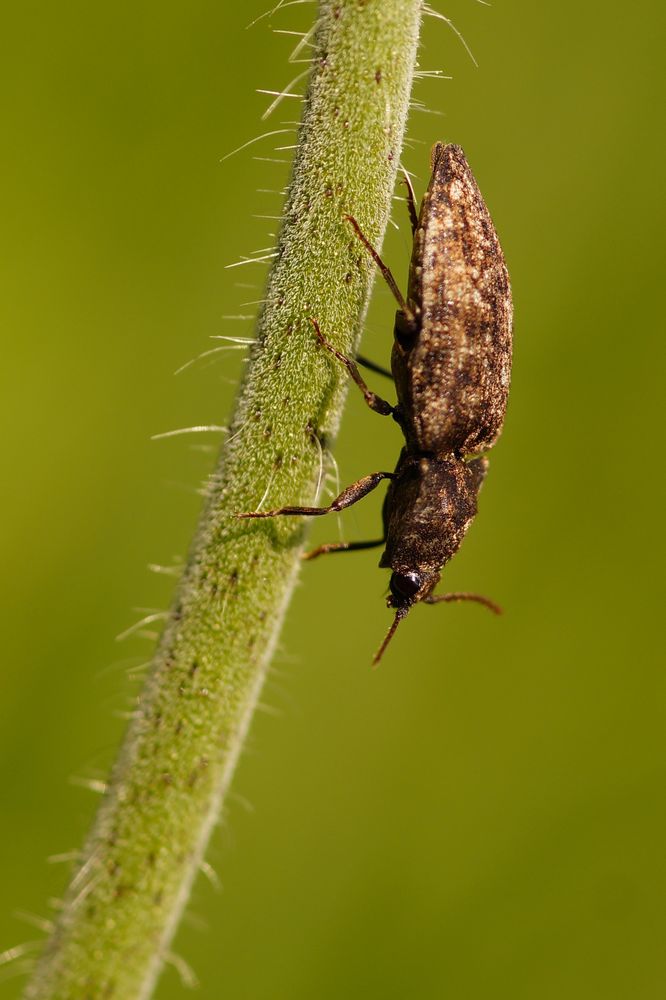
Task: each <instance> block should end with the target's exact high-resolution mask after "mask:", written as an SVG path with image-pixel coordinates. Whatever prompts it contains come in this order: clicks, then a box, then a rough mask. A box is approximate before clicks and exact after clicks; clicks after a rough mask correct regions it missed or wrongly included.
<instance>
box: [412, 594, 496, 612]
mask: <svg viewBox="0 0 666 1000" xmlns="http://www.w3.org/2000/svg"><path fill="white" fill-rule="evenodd" d="M443 601H446V602H447V603H448V602H449V601H476V603H477V604H483V606H484V607H486V608H488V610H489V611H492V612H494V614H496V615H501V614H502V609H501V608H500V606H499V604H495V602H494V601H491V600H490V598H488V597H483V596H482V595H481V594H467V593H456V594H428V595H427V597H424V598H423V603H424V604H441V603H442V602H443Z"/></svg>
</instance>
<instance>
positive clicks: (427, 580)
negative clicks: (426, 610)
mask: <svg viewBox="0 0 666 1000" xmlns="http://www.w3.org/2000/svg"><path fill="white" fill-rule="evenodd" d="M438 580H439V572H438V571H432V570H431V571H428V570H421V571H416V570H407V571H405V572H404V573H399V572H398V571H397V570H394V571H393V573H392V574H391V581H390V583H389V588H390V591H391V593H390V594H389V596H388V597H387V599H386V605H387V607H389V608H395V609H396V610H395V618H394V619H393V623H392V625H391V627H390V629H389V630H388V632H387V633H386V638H385V639H384V641H383V643H382V644H381V646H380V647H379V649H378V650H377V653H376V654H375V658H374V660H373V661H372V665H373V667H376V666H377V664H378V663H379V661H380V660H381V658H382V656H383V655H384V650H385V649H386V647H387V646H388V644H389V642H390V641H391V639H392V638H393V636H394V634H395V630H396V629H397V627H398V625H399V624H400V622H401V621H402V619H403V618H405V617H406V616H407V614H408V613H409V611H410V609H411V608H412V607H413V605H414V604H417V603H418V602H419V601H422V600H423V598H424V597H426V596H427V595H428V594H429V593H430V591H431V590H432V589H433V587H434V586H435V585H436V584H437V582H438Z"/></svg>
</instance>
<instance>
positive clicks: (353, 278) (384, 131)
mask: <svg viewBox="0 0 666 1000" xmlns="http://www.w3.org/2000/svg"><path fill="white" fill-rule="evenodd" d="M420 15H421V2H420V0H365V2H359V0H346V2H345V0H338V2H336V3H332V2H322V3H321V4H320V6H319V11H318V21H317V26H316V31H315V36H314V41H315V49H314V58H313V64H312V72H311V77H310V81H309V85H308V92H307V97H306V101H305V104H304V112H303V121H302V125H301V129H300V137H299V145H298V149H297V152H296V158H295V163H294V169H293V175H292V180H291V183H290V187H289V192H288V197H287V205H286V208H285V213H284V219H283V224H282V230H281V233H280V237H279V245H278V254H277V257H276V259H275V263H274V265H273V268H272V271H271V273H270V275H269V278H268V288H267V293H266V305H265V307H264V309H263V312H262V314H261V316H260V318H259V321H258V330H257V338H256V343H255V345H254V349H253V352H252V357H251V360H250V364H249V367H248V371H247V375H246V378H245V381H244V385H243V387H242V390H241V393H240V395H239V398H238V402H237V406H236V411H235V414H234V417H233V421H232V425H231V430H230V434H229V437H228V440H227V442H226V445H225V447H224V448H223V451H222V455H221V458H220V463H219V466H218V469H217V471H216V473H215V475H214V477H213V480H212V484H211V488H210V493H209V496H208V500H207V503H206V505H205V510H204V513H203V516H202V519H201V522H200V525H199V528H198V531H197V534H196V537H195V540H194V543H193V546H192V549H191V552H190V555H189V560H188V563H187V568H186V570H185V572H184V575H183V578H182V580H181V582H180V584H179V587H178V590H177V594H176V597H175V600H174V603H173V607H172V609H171V612H170V616H169V619H168V622H167V624H166V627H165V630H164V633H163V635H162V638H161V640H160V642H159V645H158V648H157V651H156V653H155V657H154V661H153V663H152V667H151V672H150V676H149V679H148V681H147V683H146V686H145V689H144V691H143V693H142V695H141V697H140V700H139V705H138V710H137V712H136V716H135V718H134V720H133V722H132V724H131V726H130V728H129V731H128V733H127V736H126V738H125V742H124V746H123V747H122V749H121V751H120V755H119V759H118V761H117V763H116V765H115V768H114V770H113V774H112V777H111V780H110V782H109V786H108V790H107V792H106V794H105V796H104V799H103V802H102V804H101V808H100V810H99V813H98V815H97V818H96V820H95V823H94V826H93V828H92V831H91V833H90V835H89V837H88V840H87V843H86V845H85V847H84V850H83V852H82V855H81V861H80V864H79V867H78V869H77V871H76V873H75V875H74V877H73V880H72V883H71V885H70V887H69V889H68V891H67V894H66V897H65V900H64V905H63V909H62V911H61V913H60V915H59V917H58V921H57V926H56V928H55V931H54V933H53V935H52V937H51V939H50V940H49V942H48V943H47V947H46V949H45V952H44V955H43V957H42V958H41V960H40V962H39V964H38V966H37V968H36V971H35V975H34V978H33V979H32V981H31V983H30V984H29V986H28V988H27V992H26V994H25V996H26V998H27V1000H45V998H50V1000H56V998H57V1000H88V998H90V1000H112V998H113V1000H116V998H121V1000H134V998H147V997H149V996H150V995H151V993H152V991H153V988H154V985H155V982H156V979H157V976H158V974H159V971H160V968H161V966H162V963H163V961H164V959H165V955H166V953H167V949H168V947H169V944H170V941H171V938H172V936H173V934H174V932H175V930H176V927H177V925H178V921H179V919H180V916H181V913H182V911H183V908H184V906H185V904H186V902H187V899H188V896H189V892H190V887H191V885H192V882H193V879H194V877H195V874H196V872H197V870H198V868H199V865H200V863H201V861H202V858H203V854H204V851H205V849H206V845H207V843H208V839H209V836H210V833H211V830H212V828H213V827H214V825H215V823H216V821H217V818H218V816H219V814H220V809H221V805H222V801H223V799H224V795H225V793H226V790H227V788H228V786H229V782H230V780H231V777H232V774H233V771H234V767H235V765H236V761H237V759H238V755H239V752H240V750H241V747H242V745H243V741H244V738H245V734H246V731H247V728H248V725H249V723H250V720H251V717H252V712H253V710H254V706H255V703H256V700H257V696H258V694H259V691H260V689H261V686H262V683H263V680H264V675H265V672H266V669H267V665H268V663H269V661H270V657H271V653H272V651H273V648H274V646H275V643H276V640H277V637H278V632H279V629H280V625H281V622H282V618H283V616H284V612H285V608H286V605H287V602H288V600H289V597H290V594H291V591H292V588H293V585H294V581H295V577H296V574H297V570H298V566H299V555H300V548H301V543H302V540H303V533H304V524H303V522H302V521H301V520H300V519H298V518H284V519H277V520H265V521H239V520H237V519H235V518H234V516H233V515H234V513H237V512H240V511H247V510H254V509H256V508H257V506H258V505H259V504H260V503H262V504H264V505H265V507H271V506H279V505H280V504H283V503H292V504H294V503H305V504H309V503H312V502H313V500H314V497H315V494H316V491H317V483H318V481H319V480H320V476H321V454H322V449H325V448H327V447H329V446H330V444H331V442H332V440H333V438H334V436H335V433H336V431H337V428H338V424H339V420H340V414H341V409H342V404H343V400H344V396H345V393H346V389H347V376H346V374H345V372H344V370H343V368H342V366H341V365H339V364H337V363H336V362H335V361H334V360H333V359H332V358H331V357H330V356H329V355H328V354H327V353H326V352H324V351H322V350H321V349H320V348H319V347H318V345H317V342H316V339H315V337H314V334H313V329H312V325H311V322H310V317H315V318H316V319H317V320H318V322H319V324H320V326H321V329H322V331H323V332H324V335H325V336H326V337H327V339H329V340H330V341H332V342H333V343H334V344H335V346H336V347H337V348H338V349H339V350H341V351H344V352H345V353H350V352H351V351H353V349H354V346H355V342H356V340H357V334H358V331H359V328H360V323H361V319H362V316H363V313H364V310H365V306H366V303H367V299H368V294H369V289H370V284H371V280H372V277H373V268H374V265H373V264H372V262H371V261H370V260H369V257H368V254H367V252H366V251H365V249H364V248H363V247H362V246H361V244H360V243H359V241H358V239H357V238H356V237H355V235H354V234H353V232H352V231H351V229H350V226H349V223H348V222H346V221H345V220H344V215H345V214H346V213H351V214H353V215H354V216H355V218H356V219H358V221H359V223H360V225H361V227H362V229H363V231H364V232H365V233H366V234H367V235H368V237H369V238H370V240H372V242H373V243H374V244H375V245H376V246H378V245H379V244H380V242H381V238H382V236H383V232H384V229H385V226H386V223H387V220H388V216H389V211H390V207H391V198H392V194H393V188H394V184H395V175H396V169H397V165H398V161H399V158H400V151H401V146H402V139H403V134H404V129H405V122H406V118H407V111H408V105H409V94H410V88H411V82H412V75H413V69H414V63H415V57H416V48H417V40H418V30H419V22H420Z"/></svg>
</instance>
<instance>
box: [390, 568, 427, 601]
mask: <svg viewBox="0 0 666 1000" xmlns="http://www.w3.org/2000/svg"><path fill="white" fill-rule="evenodd" d="M420 586H421V577H420V576H419V574H418V573H394V574H393V576H392V577H391V583H390V587H391V593H392V594H393V596H394V597H399V598H403V599H404V598H405V597H407V598H410V597H413V596H414V594H416V593H417V592H418V590H419V588H420Z"/></svg>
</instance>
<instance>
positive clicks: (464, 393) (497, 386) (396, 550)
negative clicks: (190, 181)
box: [241, 143, 512, 663]
mask: <svg viewBox="0 0 666 1000" xmlns="http://www.w3.org/2000/svg"><path fill="white" fill-rule="evenodd" d="M409 190H410V194H409V207H410V217H411V219H412V228H413V233H414V248H413V251H412V259H411V265H410V270H409V286H408V292H407V299H406V300H404V299H403V297H402V295H401V294H400V291H399V289H398V286H397V284H396V282H395V279H394V278H393V275H392V274H391V272H390V271H389V269H388V268H387V267H386V265H385V264H384V262H383V261H382V260H381V258H380V257H379V255H378V254H377V252H376V250H375V249H374V248H373V246H372V245H371V244H370V243H369V241H368V239H367V238H366V236H365V235H364V234H363V231H362V230H361V228H360V226H359V224H358V222H357V221H356V220H355V219H354V218H353V217H352V216H347V219H348V221H349V222H350V223H351V224H352V226H353V228H354V230H355V231H356V234H357V236H358V237H359V239H360V240H361V242H362V243H363V244H364V245H365V247H366V248H367V250H368V251H369V253H370V254H371V255H372V257H373V258H374V260H375V262H376V263H377V265H378V267H379V268H380V270H381V271H382V274H383V275H384V277H385V278H386V281H387V282H388V285H389V287H390V288H391V290H392V292H393V294H394V295H395V297H396V299H397V300H398V302H399V304H400V309H399V310H398V312H397V314H396V320H395V328H394V336H395V340H394V345H393V353H392V356H391V366H392V371H393V379H394V381H395V386H396V392H397V396H398V405H397V406H392V405H391V404H390V403H389V402H387V401H386V400H384V399H382V398H381V397H379V396H377V395H376V393H374V392H372V391H371V390H370V389H368V387H367V385H366V384H365V382H364V380H363V379H362V377H361V375H360V373H359V371H358V367H357V365H356V364H355V362H354V361H352V360H351V359H349V358H347V357H345V355H343V354H341V353H340V352H339V351H337V350H336V349H335V348H334V347H333V346H332V345H331V344H330V343H329V342H328V341H327V340H325V339H324V337H323V335H322V333H321V331H320V329H319V324H318V323H317V321H316V319H314V318H313V319H312V323H313V326H314V328H315V332H316V334H317V338H318V339H319V342H320V344H321V345H322V346H323V347H325V348H326V349H327V350H328V351H329V352H330V353H331V354H332V355H333V356H334V357H336V358H337V359H338V361H340V362H342V363H343V364H344V365H345V366H346V368H347V370H348V372H349V374H350V375H351V377H352V378H353V379H354V381H355V382H356V384H357V385H358V386H359V388H360V389H361V391H362V392H363V395H364V397H365V400H366V402H367V403H368V405H369V406H370V408H371V409H373V410H374V411H375V412H377V413H381V414H383V415H385V416H388V415H389V414H392V415H393V417H394V419H395V420H396V421H397V422H398V423H399V424H400V427H401V428H402V430H403V433H404V435H405V447H404V448H403V449H402V451H401V453H400V458H399V459H398V464H397V466H396V468H395V471H394V472H375V473H372V474H371V475H369V476H364V477H363V479H359V480H358V482H356V483H353V484H352V485H351V486H348V487H347V489H345V490H343V491H342V493H340V495H339V496H338V497H336V498H335V500H333V502H332V503H331V504H329V506H328V507H281V508H280V509H279V510H273V511H255V512H252V513H248V514H243V515H241V516H243V517H274V516H275V515H277V514H302V515H306V516H312V515H318V514H327V513H329V512H331V511H339V510H344V509H345V508H347V507H350V506H351V505H352V504H354V503H357V501H358V500H360V499H362V497H364V496H367V494H368V493H370V491H371V490H373V489H375V487H377V486H378V485H379V483H380V482H381V481H382V480H383V479H389V480H390V485H389V489H388V492H387V494H386V500H385V502H384V511H383V519H384V537H383V538H381V539H379V540H373V541H371V542H334V543H332V544H329V545H322V546H320V547H319V548H318V549H316V550H315V551H314V552H313V553H310V558H311V557H313V556H317V555H323V554H324V553H327V552H342V551H350V550H352V549H365V548H369V547H371V546H374V545H382V544H384V545H385V549H384V553H383V555H382V558H381V560H380V566H384V567H387V568H388V569H391V570H392V573H391V580H390V584H389V586H390V595H389V597H388V601H387V603H388V606H389V607H392V608H395V609H396V614H395V619H394V621H393V625H392V626H391V628H390V629H389V632H388V635H387V636H386V638H385V639H384V642H383V644H382V646H381V647H380V649H379V652H378V653H377V655H376V657H375V663H376V662H377V661H378V660H379V659H380V657H381V656H382V654H383V652H384V650H385V648H386V645H387V643H388V642H389V640H390V639H391V637H392V635H393V633H394V632H395V629H396V628H397V626H398V624H399V623H400V621H401V620H402V619H403V618H404V617H405V615H406V614H407V613H408V611H409V610H410V608H411V607H413V605H414V604H416V603H417V602H418V601H424V602H425V603H427V604H436V603H438V602H440V601H452V600H473V601H478V602H479V603H482V604H485V605H486V606H488V607H489V608H491V610H493V611H498V610H499V609H498V608H497V606H496V605H494V604H493V603H492V602H491V601H489V600H487V598H484V597H480V596H479V595H478V594H469V593H463V594H460V593H456V594H433V590H434V588H435V587H436V585H437V583H438V582H439V578H440V573H441V569H442V567H443V566H444V565H445V564H446V563H447V562H448V561H449V559H450V558H451V557H452V556H453V555H454V554H455V553H456V552H457V551H458V549H459V547H460V545H461V543H462V540H463V538H464V536H465V532H466V531H467V528H468V527H469V525H470V523H471V522H472V519H473V518H474V516H475V514H476V502H477V495H478V492H479V489H480V488H481V483H482V482H483V478H484V476H485V474H486V469H487V465H488V463H487V459H486V458H484V457H483V456H481V455H480V454H479V453H480V452H484V451H486V450H487V449H488V448H490V447H491V446H492V445H493V444H494V442H495V440H496V439H497V436H498V435H499V433H500V431H501V429H502V423H503V421H504V412H505V410H506V401H507V396H508V392H509V380H510V372H511V324H512V305H511V289H510V285H509V276H508V273H507V269H506V265H505V263H504V256H503V254H502V248H501V247H500V244H499V240H498V238H497V234H496V232H495V228H494V226H493V224H492V220H491V218H490V215H489V214H488V209H487V208H486V206H485V202H484V200H483V198H482V197H481V193H480V191H479V189H478V187H477V184H476V181H475V180H474V177H473V175H472V172H471V170H470V168H469V166H468V164H467V160H466V159H465V154H464V153H463V151H462V149H461V148H460V147H459V146H453V145H448V146H444V145H442V144H441V143H437V145H436V146H435V147H434V148H433V151H432V177H431V179H430V184H429V185H428V190H427V191H426V193H425V195H424V198H423V202H422V205H421V211H420V213H419V215H418V217H417V214H416V208H415V205H414V199H413V193H412V191H411V187H410V189H409ZM371 367H375V366H373V365H371Z"/></svg>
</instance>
